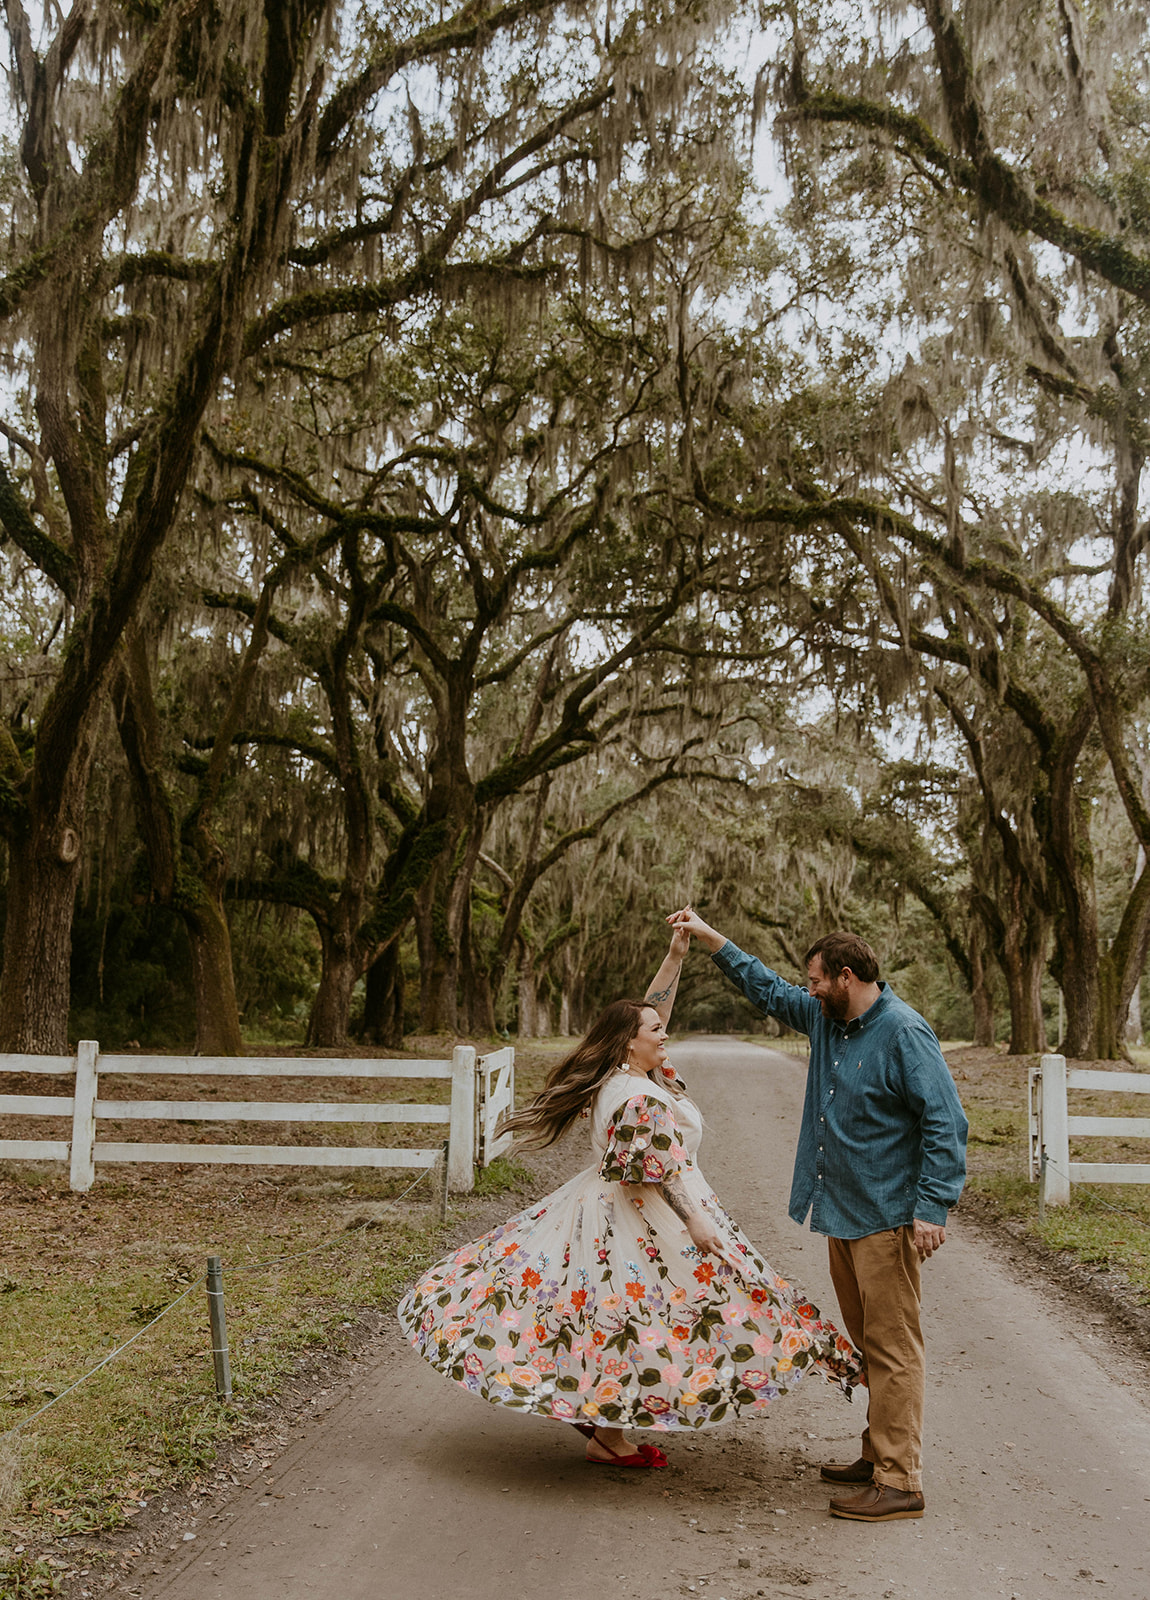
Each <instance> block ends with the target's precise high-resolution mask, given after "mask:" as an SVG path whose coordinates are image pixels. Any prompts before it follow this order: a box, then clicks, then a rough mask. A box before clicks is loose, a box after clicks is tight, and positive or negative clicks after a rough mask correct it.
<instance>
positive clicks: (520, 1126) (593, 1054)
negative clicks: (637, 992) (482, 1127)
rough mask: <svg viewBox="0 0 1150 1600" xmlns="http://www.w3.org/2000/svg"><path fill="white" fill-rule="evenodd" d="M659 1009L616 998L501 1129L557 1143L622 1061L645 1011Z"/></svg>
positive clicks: (528, 1141)
mask: <svg viewBox="0 0 1150 1600" xmlns="http://www.w3.org/2000/svg"><path fill="white" fill-rule="evenodd" d="M654 1009H655V1008H654V1006H653V1005H651V1003H650V1001H648V1000H612V1002H611V1004H610V1005H609V1006H608V1007H607V1008H606V1010H604V1011H602V1012H600V1014H599V1016H598V1017H597V1018H596V1020H595V1022H594V1023H593V1024H592V1027H591V1030H590V1032H589V1033H588V1034H587V1035H586V1037H585V1038H583V1039H581V1040H580V1042H579V1043H578V1044H577V1045H576V1046H575V1048H574V1050H572V1052H571V1054H570V1055H569V1056H564V1058H563V1060H562V1061H561V1062H560V1063H559V1065H558V1066H557V1067H553V1068H552V1070H551V1072H550V1073H549V1075H548V1078H547V1082H546V1083H545V1084H544V1085H543V1088H542V1089H541V1090H540V1092H539V1094H538V1095H536V1097H535V1099H534V1100H533V1101H532V1102H531V1104H530V1105H529V1106H524V1107H523V1109H522V1111H517V1112H516V1113H515V1114H514V1116H511V1117H508V1119H507V1121H506V1122H505V1123H504V1124H503V1126H502V1128H501V1129H500V1132H501V1133H514V1134H517V1135H518V1136H519V1140H520V1143H521V1144H523V1145H525V1146H535V1147H540V1146H543V1145H549V1144H554V1143H555V1141H556V1139H558V1138H559V1137H560V1136H561V1135H562V1134H564V1133H566V1131H567V1129H568V1128H569V1127H570V1126H571V1124H572V1123H573V1122H574V1121H575V1118H576V1117H577V1116H579V1114H580V1112H582V1111H584V1110H585V1109H586V1108H587V1107H588V1106H589V1105H590V1104H591V1102H592V1100H594V1098H595V1095H596V1092H597V1091H598V1088H599V1085H600V1084H601V1083H602V1082H603V1079H604V1078H605V1077H606V1076H607V1075H608V1073H610V1072H614V1070H615V1068H616V1067H620V1066H622V1064H623V1062H624V1061H625V1060H626V1057H627V1046H628V1045H629V1044H630V1043H631V1040H632V1039H633V1038H634V1037H635V1035H636V1034H637V1033H638V1031H639V1026H640V1024H641V1022H642V1020H643V1013H644V1011H654Z"/></svg>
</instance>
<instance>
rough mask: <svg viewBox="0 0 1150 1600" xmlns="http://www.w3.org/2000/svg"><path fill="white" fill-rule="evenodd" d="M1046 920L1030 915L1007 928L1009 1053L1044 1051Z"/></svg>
mask: <svg viewBox="0 0 1150 1600" xmlns="http://www.w3.org/2000/svg"><path fill="white" fill-rule="evenodd" d="M1046 940H1047V919H1046V918H1045V917H1042V916H1040V915H1039V913H1037V912H1032V913H1031V915H1030V916H1029V917H1027V918H1025V919H1022V918H1012V919H1011V920H1010V921H1009V922H1008V923H1007V927H1006V940H1005V949H1004V951H1003V962H1002V969H1003V973H1004V975H1005V977H1006V988H1007V993H1008V994H1009V996H1010V1053H1011V1055H1012V1056H1029V1055H1037V1054H1039V1053H1040V1052H1041V1051H1043V1050H1045V1049H1046V1019H1045V1017H1044V1016H1043V1013H1042V973H1043V968H1044V967H1045V964H1046Z"/></svg>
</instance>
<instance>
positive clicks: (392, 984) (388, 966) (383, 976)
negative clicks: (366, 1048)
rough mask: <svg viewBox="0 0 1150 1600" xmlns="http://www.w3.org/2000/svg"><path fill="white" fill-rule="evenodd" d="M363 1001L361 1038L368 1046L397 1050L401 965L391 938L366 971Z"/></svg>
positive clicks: (400, 1026) (400, 1031)
mask: <svg viewBox="0 0 1150 1600" xmlns="http://www.w3.org/2000/svg"><path fill="white" fill-rule="evenodd" d="M364 990H365V992H364V998H363V1037H364V1039H365V1040H366V1041H367V1043H369V1044H382V1045H386V1046H387V1048H388V1049H389V1050H398V1049H399V1048H401V1046H402V1044H403V995H404V977H403V962H402V961H401V960H400V948H399V940H398V939H393V940H392V941H391V943H390V944H389V945H388V946H387V948H386V949H385V950H382V951H381V952H380V953H379V955H377V956H376V958H375V960H374V961H373V962H372V963H371V966H370V967H368V969H367V980H366V983H365V985H364Z"/></svg>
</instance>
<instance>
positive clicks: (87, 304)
mask: <svg viewBox="0 0 1150 1600" xmlns="http://www.w3.org/2000/svg"><path fill="white" fill-rule="evenodd" d="M713 20H714V19H713V17H712V16H711V15H710V14H708V13H707V11H706V10H705V9H704V8H702V7H700V8H699V9H698V10H697V11H691V12H689V13H681V12H679V11H678V9H677V8H667V10H666V11H665V12H660V11H659V9H658V8H657V7H653V8H638V7H637V8H635V9H633V10H625V11H624V12H622V13H616V14H615V15H614V16H613V17H612V18H611V19H610V20H609V21H608V19H607V18H606V17H600V16H599V15H598V14H596V13H594V12H590V13H588V12H584V11H582V10H580V9H579V8H577V7H576V8H567V7H562V6H559V5H555V4H549V3H547V0H511V3H509V4H504V5H498V4H494V5H491V6H484V5H473V4H470V3H469V4H467V5H465V6H463V7H462V8H460V9H459V10H458V11H457V12H456V13H454V14H448V15H446V16H444V15H443V14H442V13H441V12H440V11H439V10H438V9H436V8H432V9H430V10H425V11H421V10H420V9H419V8H418V7H417V8H416V9H415V10H414V11H409V12H408V13H405V15H404V17H403V18H402V19H401V18H399V17H397V16H392V15H391V14H388V15H385V16H377V15H373V14H371V13H365V12H362V11H355V10H353V9H352V8H350V7H347V6H344V5H341V4H340V3H339V0H306V3H304V4H302V5H291V6H284V5H280V4H277V3H275V0H267V3H265V4H262V5H259V6H254V7H253V6H250V5H245V4H242V3H241V4H238V5H232V6H228V7H223V8H221V7H220V6H219V5H218V3H217V0H170V3H165V4H161V5H156V6H146V7H143V8H135V9H129V10H127V11H113V10H111V9H110V8H108V7H106V6H100V5H88V4H83V3H81V4H78V5H76V6H75V7H74V8H73V10H72V11H71V12H70V13H69V14H68V16H67V17H64V16H62V15H61V14H59V13H57V12H52V11H49V10H48V9H46V10H45V12H44V16H43V18H42V19H41V21H40V22H38V23H34V22H33V20H32V19H31V18H30V17H29V15H28V14H27V12H26V11H25V9H24V8H23V6H22V5H21V4H20V0H12V3H10V4H9V5H8V6H7V8H6V22H7V29H8V35H9V41H10V46H11V52H12V58H13V63H14V67H15V73H14V79H13V81H14V85H15V90H14V101H13V105H12V111H13V115H14V116H15V117H16V118H17V119H18V129H19V137H18V140H17V155H18V159H17V160H16V161H15V162H14V163H13V166H12V168H11V169H10V170H9V172H8V174H7V183H8V189H9V198H10V202H11V210H12V226H11V230H10V234H9V237H8V239H7V241H6V247H5V258H4V262H3V269H4V271H3V277H2V279H0V315H3V317H4V318H5V320H6V324H7V328H8V333H9V338H8V349H9V371H10V392H11V393H12V394H13V396H14V406H15V410H14V420H13V421H11V422H9V423H6V424H5V433H6V436H7V438H8V439H9V441H10V443H11V444H12V446H13V447H14V450H15V451H16V452H17V453H18V458H19V461H20V465H19V466H18V467H17V469H16V470H15V471H12V472H10V471H8V469H7V468H4V469H3V470H2V474H0V523H2V526H3V530H4V534H5V537H6V539H7V540H8V541H9V543H10V547H12V548H13V549H14V550H15V551H16V552H18V556H17V557H16V563H17V565H18V566H20V567H23V566H25V565H30V566H31V567H32V568H34V569H35V570H36V572H37V573H38V574H39V581H40V583H41V586H42V589H43V591H44V593H45V594H51V595H53V596H54V597H55V599H54V602H53V603H54V605H55V607H56V610H57V612H58V614H59V616H60V618H61V619H62V623H63V626H62V628H61V629H60V631H59V636H58V639H57V641H56V642H55V645H54V651H53V655H52V668H53V678H52V681H51V685H50V688H49V689H48V692H47V693H46V694H44V695H42V696H40V697H38V699H37V701H36V703H35V706H33V705H32V703H29V705H27V706H25V707H24V708H23V719H24V720H23V721H21V722H20V723H19V724H18V725H17V726H16V727H15V728H13V727H12V726H11V725H7V726H6V727H5V729H4V732H3V734H2V735H0V741H2V743H0V774H2V778H3V783H4V796H5V804H4V807H3V825H4V830H5V838H6V841H7V844H8V884H7V921H6V931H5V945H4V964H3V971H2V974H0V1048H7V1049H21V1050H51V1051H56V1050H60V1049H62V1048H63V1047H64V1043H65V1029H66V1017H67V1001H68V943H69V934H70V927H71V917H72V907H73V903H74V899H75V892H76V885H77V881H78V875H79V872H80V867H81V861H82V856H83V846H84V838H85V825H86V817H85V800H86V793H87V782H88V775H89V770H90V763H91V759H92V746H93V740H94V738H95V737H96V729H97V724H98V722H99V718H100V714H101V709H102V707H103V706H104V705H105V704H106V703H107V696H108V693H109V690H110V687H111V684H112V681H113V678H114V677H115V675H116V674H117V673H124V672H128V667H127V665H126V662H125V660H124V659H123V657H124V654H125V650H126V640H127V639H128V636H129V635H130V633H131V630H132V629H133V627H134V626H135V624H136V622H137V619H138V618H139V616H140V612H141V608H142V606H143V604H144V599H145V596H146V592H147V587H148V582H149V579H150V576H151V573H152V569H153V566H154V563H155V561H156V559H157V556H158V555H159V553H160V552H161V551H162V550H163V549H164V547H165V544H166V542H167V541H168V540H169V538H170V537H171V535H172V533H173V529H174V528H175V526H176V523H177V520H178V517H179V514H180V509H181V505H182V503H183V501H184V498H185V492H186V489H187V486H188V484H189V482H190V480H191V478H192V477H193V475H194V472H195V470H196V467H197V461H198V458H199V452H200V446H201V433H202V430H203V428H204V426H205V424H207V425H208V426H209V428H210V429H211V430H212V432H213V433H220V432H221V431H222V430H224V429H226V427H227V425H228V422H229V419H230V418H232V416H233V413H232V412H231V407H233V406H235V405H238V404H242V406H243V407H244V410H245V415H246V416H247V417H250V416H251V415H252V414H253V411H254V410H258V408H259V397H260V390H261V385H265V384H266V383H267V380H268V379H269V377H270V376H271V375H273V374H277V373H278V375H279V376H281V377H282V376H284V375H285V374H286V373H288V372H290V370H291V367H292V363H293V362H294V361H296V360H297V359H298V358H300V357H301V352H300V350H299V348H298V339H297V336H298V335H299V334H300V333H301V330H312V331H314V330H316V329H320V328H323V329H325V330H327V331H328V333H329V335H330V337H331V338H332V339H334V340H338V339H339V338H340V337H341V333H342V320H343V319H346V318H349V317H353V318H354V317H361V318H362V317H368V318H374V319H375V320H376V322H377V324H378V325H379V326H380V327H381V329H383V330H386V329H387V328H388V327H389V326H390V325H392V323H393V322H394V319H396V318H399V317H401V316H402V315H403V314H404V311H405V308H412V310H413V311H414V309H415V308H417V307H423V306H426V304H427V303H428V301H429V300H432V301H434V300H435V299H436V298H442V297H445V296H446V297H450V296H452V295H453V294H456V293H457V292H459V290H460V289H461V288H463V287H466V286H469V285H473V284H475V283H476V282H486V283H497V284H498V285H499V287H500V290H501V292H502V293H503V295H504V297H505V299H507V300H508V301H509V302H510V300H512V299H514V297H515V292H516V291H517V290H518V289H519V288H521V287H524V286H526V287H527V288H530V287H531V286H533V285H535V284H538V283H542V282H545V281H546V280H547V278H548V276H549V274H550V272H551V271H552V270H553V268H552V266H551V264H550V263H549V261H548V259H547V243H548V241H549V240H550V239H552V238H553V237H554V238H559V239H563V238H566V237H569V236H570V235H571V234H572V232H573V231H574V232H575V233H577V234H580V235H581V236H582V239H583V243H584V246H585V248H586V251H587V252H588V256H589V257H590V255H591V254H593V253H594V250H595V248H596V245H595V237H594V226H593V224H594V218H595V216H596V212H597V206H598V204H599V201H600V199H601V197H602V195H603V194H604V192H605V190H606V189H607V188H608V187H609V185H610V184H611V182H612V180H613V177H614V175H615V174H616V173H617V172H618V171H619V170H620V168H621V167H622V166H624V165H625V163H626V159H627V138H628V132H629V129H630V127H631V126H632V125H633V123H634V120H635V116H636V107H637V106H638V107H639V108H640V112H639V114H640V116H641V117H642V118H644V119H646V122H647V125H648V126H649V127H651V128H653V129H655V130H656V133H657V132H658V127H659V122H658V119H659V114H660V111H661V110H662V109H663V108H664V107H665V106H667V105H668V104H673V103H675V102H676V101H678V100H679V99H680V98H681V97H682V92H683V86H684V82H685V80H686V76H687V74H688V72H689V62H690V59H691V55H692V51H693V47H694V45H695V43H696V41H698V40H699V39H700V38H702V37H703V36H704V35H705V34H706V32H707V30H708V28H709V27H710V25H711V23H712V22H713ZM496 63H497V65H496ZM429 107H430V108H433V109H432V110H431V111H430V112H429V110H428V108H429ZM421 108H422V109H421ZM540 186H542V187H543V188H544V189H546V191H547V195H546V198H545V199H544V200H542V201H537V202H536V204H535V205H534V206H531V205H526V206H524V205H522V204H521V201H522V199H523V197H524V196H525V195H527V194H531V193H534V192H535V191H537V190H538V189H539V188H540ZM289 345H290V346H291V349H289V348H288V346H289ZM302 359H303V361H304V364H305V367H306V364H307V357H306V355H303V356H302ZM282 393H283V389H282V385H281V386H279V387H277V386H276V385H275V384H270V385H268V386H267V388H266V394H267V395H268V396H269V397H270V398H271V399H273V400H278V399H279V398H280V397H281V396H282ZM320 445H321V446H322V441H320ZM321 453H322V448H321ZM131 676H132V675H131V674H130V673H129V675H128V679H127V680H126V682H127V683H130V682H131ZM136 677H137V680H138V678H139V675H138V674H137V675H136ZM142 693H143V692H142V690H141V696H142ZM33 710H35V711H36V718H35V725H34V727H32V726H30V725H29V723H28V722H27V718H28V717H29V716H30V715H31V714H32V712H33ZM137 722H138V723H139V724H140V726H143V724H144V722H146V715H144V716H143V721H140V718H137ZM144 750H145V742H140V743H139V751H140V752H141V753H142V752H143V751H144ZM193 832H194V830H193ZM187 843H188V840H187V837H185V844H187ZM212 853H213V852H212V847H211V845H210V844H209V843H208V842H207V841H206V838H205V837H203V836H202V837H201V840H200V846H199V847H197V846H196V845H195V844H194V842H193V843H192V845H191V847H190V849H186V850H185V852H184V859H183V862H182V866H183V868H184V870H185V871H186V873H189V874H191V876H192V877H193V878H194V877H195V875H196V872H197V871H198V870H199V868H198V867H197V865H196V862H197V861H199V864H200V867H202V866H203V863H204V860H205V859H206V858H209V857H211V856H212ZM168 855H169V857H170V856H171V851H170V850H169V851H168ZM153 859H158V858H157V856H156V853H155V852H153ZM212 870H213V871H214V870H215V869H214V868H213V869H212ZM170 876H171V875H170V874H169V877H170ZM163 882H164V879H163V875H162V874H161V892H166V891H165V890H164V888H163V887H162V885H163ZM188 892H189V894H190V895H191V896H192V897H193V898H194V897H195V895H196V894H197V893H198V892H199V890H198V889H195V888H191V887H190V888H189V890H188ZM209 899H210V894H209ZM188 927H189V934H190V936H191V938H192V940H193V944H195V942H196V941H197V940H200V941H206V944H207V945H211V944H212V942H213V941H216V945H217V947H216V948H215V949H210V950H209V949H205V951H204V952H203V954H204V959H203V960H202V961H201V963H200V969H201V972H202V973H203V975H204V981H205V982H211V981H212V979H211V975H212V974H216V975H217V976H219V977H220V980H221V981H224V980H223V977H222V975H223V973H224V971H225V967H226V960H225V957H224V952H223V951H222V949H221V948H219V947H218V941H219V940H220V938H221V937H222V924H221V919H220V918H219V917H218V916H216V915H209V916H207V917H204V918H198V917H195V916H192V917H189V920H188ZM225 986H226V985H225ZM221 999H224V1000H226V995H221Z"/></svg>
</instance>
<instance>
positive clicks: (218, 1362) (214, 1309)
mask: <svg viewBox="0 0 1150 1600" xmlns="http://www.w3.org/2000/svg"><path fill="white" fill-rule="evenodd" d="M208 1322H209V1323H210V1325H211V1330H212V1366H213V1367H214V1368H215V1372H216V1394H217V1396H218V1397H219V1399H221V1400H230V1399H231V1397H232V1364H231V1360H230V1359H229V1357H228V1319H227V1315H226V1313H225V1311H224V1267H223V1262H222V1261H221V1260H220V1258H219V1256H209V1257H208Z"/></svg>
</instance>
